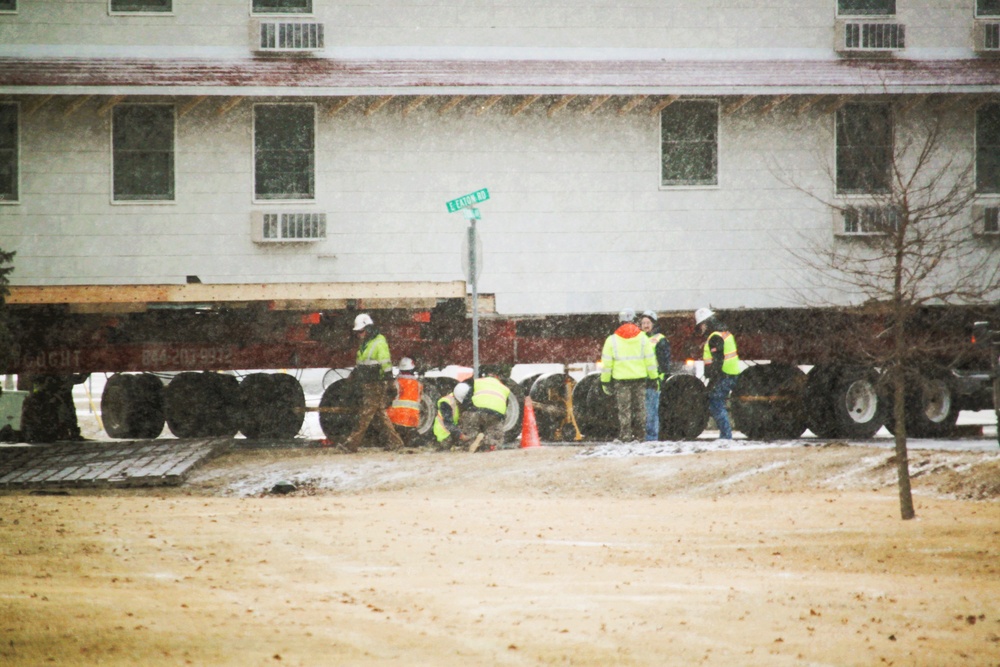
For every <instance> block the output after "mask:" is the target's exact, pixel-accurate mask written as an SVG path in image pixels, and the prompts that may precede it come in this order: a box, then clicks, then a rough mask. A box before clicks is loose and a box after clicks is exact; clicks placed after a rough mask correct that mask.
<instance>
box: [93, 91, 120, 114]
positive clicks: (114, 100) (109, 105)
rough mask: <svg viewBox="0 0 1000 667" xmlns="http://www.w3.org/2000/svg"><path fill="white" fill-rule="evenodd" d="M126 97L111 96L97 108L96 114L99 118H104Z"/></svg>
mask: <svg viewBox="0 0 1000 667" xmlns="http://www.w3.org/2000/svg"><path fill="white" fill-rule="evenodd" d="M126 97H127V95H112V96H111V97H109V98H108V99H107V101H105V102H104V104H102V105H101V106H99V107H98V108H97V113H98V114H99V115H101V116H104V115H105V114H107V113H108V112H109V111H111V109H113V108H114V106H115V105H116V104H118V103H119V102H121V101H122V100H124V99H125V98H126Z"/></svg>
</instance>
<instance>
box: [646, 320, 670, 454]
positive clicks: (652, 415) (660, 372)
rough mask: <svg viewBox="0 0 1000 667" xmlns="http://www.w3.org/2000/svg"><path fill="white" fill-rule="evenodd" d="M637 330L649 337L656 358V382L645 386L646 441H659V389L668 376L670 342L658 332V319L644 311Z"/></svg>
mask: <svg viewBox="0 0 1000 667" xmlns="http://www.w3.org/2000/svg"><path fill="white" fill-rule="evenodd" d="M639 328H640V329H642V331H643V333H644V334H646V335H647V336H649V342H650V344H651V345H652V346H653V356H654V357H655V358H656V369H657V374H656V382H655V383H654V384H648V385H647V386H646V440H654V441H655V440H659V439H660V389H661V387H662V385H663V382H664V381H665V380H666V379H667V376H668V375H669V374H670V341H669V340H667V337H666V336H665V335H664V334H663V332H661V331H660V323H659V318H658V317H657V315H656V313H655V312H654V311H652V310H645V311H643V313H642V316H641V317H640V318H639Z"/></svg>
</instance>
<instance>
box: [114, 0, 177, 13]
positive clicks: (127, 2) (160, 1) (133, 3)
mask: <svg viewBox="0 0 1000 667" xmlns="http://www.w3.org/2000/svg"><path fill="white" fill-rule="evenodd" d="M111 11H112V13H122V12H128V13H138V12H171V11H173V2H172V0H111Z"/></svg>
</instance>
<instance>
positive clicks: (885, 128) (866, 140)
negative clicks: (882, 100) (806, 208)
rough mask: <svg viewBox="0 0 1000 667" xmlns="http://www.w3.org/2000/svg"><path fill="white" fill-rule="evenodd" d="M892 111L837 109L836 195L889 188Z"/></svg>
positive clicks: (874, 106) (858, 106)
mask: <svg viewBox="0 0 1000 667" xmlns="http://www.w3.org/2000/svg"><path fill="white" fill-rule="evenodd" d="M891 166H892V112H891V109H890V107H889V105H888V104H845V105H844V106H843V107H841V108H840V109H838V110H837V193H838V194H880V193H886V192H888V191H889V189H890V181H889V179H890V167H891Z"/></svg>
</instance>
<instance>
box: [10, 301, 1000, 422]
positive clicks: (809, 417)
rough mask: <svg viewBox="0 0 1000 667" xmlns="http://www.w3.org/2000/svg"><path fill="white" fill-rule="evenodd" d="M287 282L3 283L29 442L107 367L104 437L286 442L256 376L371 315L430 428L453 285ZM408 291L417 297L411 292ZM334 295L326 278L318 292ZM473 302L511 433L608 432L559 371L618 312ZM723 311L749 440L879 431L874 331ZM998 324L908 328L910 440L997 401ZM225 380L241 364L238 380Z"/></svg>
mask: <svg viewBox="0 0 1000 667" xmlns="http://www.w3.org/2000/svg"><path fill="white" fill-rule="evenodd" d="M300 287H301V294H299V295H296V294H295V291H296V290H295V288H294V286H282V287H280V288H276V287H275V286H270V287H269V286H256V287H255V288H254V289H253V290H251V289H248V288H246V287H240V288H239V289H238V290H230V291H229V292H227V291H226V287H225V286H209V285H200V284H191V285H185V286H164V287H155V286H154V287H143V288H134V289H133V290H130V291H127V292H123V290H122V289H121V288H115V289H108V288H100V287H92V288H74V289H51V290H40V289H37V288H25V289H22V288H17V287H14V288H13V289H12V293H11V295H10V298H9V300H8V305H7V310H8V315H9V318H10V328H11V331H12V333H13V335H14V338H15V345H14V347H13V351H14V353H13V354H11V355H9V356H8V362H7V364H6V366H5V367H4V368H3V371H4V372H5V373H8V374H17V375H18V376H19V379H20V385H19V386H20V388H22V389H25V390H28V391H29V394H28V395H27V397H26V402H25V411H24V419H23V420H22V427H23V429H24V430H25V431H26V435H27V436H28V437H29V438H34V439H45V438H46V437H53V434H54V433H55V432H54V431H52V429H53V428H55V424H56V422H57V419H58V416H57V415H56V414H55V411H56V410H57V408H55V407H51V405H52V403H51V402H49V403H46V402H45V399H44V396H43V397H33V395H32V394H31V393H30V392H31V391H32V390H37V388H38V387H41V386H42V385H43V381H44V382H48V383H49V386H57V387H58V386H61V387H63V388H65V387H67V386H71V385H72V383H73V381H74V380H75V381H80V380H81V379H82V378H83V377H86V374H89V373H108V374H112V375H111V376H110V377H109V378H108V380H107V383H106V386H105V389H104V392H103V396H102V399H101V411H102V417H103V423H104V424H105V428H106V430H107V432H108V434H109V435H111V436H112V437H119V438H153V437H157V436H158V435H160V434H161V433H162V432H163V431H164V427H165V426H166V427H167V428H168V429H169V431H170V432H171V433H173V434H174V435H176V436H178V437H198V436H210V435H235V434H236V433H237V432H241V433H243V434H244V435H245V436H247V437H250V438H262V437H274V438H290V437H294V436H295V435H296V434H297V433H298V432H299V431H300V429H301V426H302V423H303V416H304V413H305V411H306V409H307V408H306V405H305V397H304V392H303V388H302V387H301V386H300V384H299V383H298V382H297V381H296V380H295V378H294V377H293V376H292V375H289V374H283V373H269V372H266V371H268V370H281V369H303V368H343V369H347V368H350V367H351V366H352V365H353V363H354V354H355V351H356V347H355V344H356V343H355V339H354V338H353V336H352V335H351V322H352V321H353V318H354V316H355V315H356V314H357V313H358V312H361V311H367V312H370V313H371V314H372V316H373V317H374V319H375V321H376V323H377V325H378V327H379V329H380V331H381V332H383V333H384V334H385V335H386V337H387V338H388V340H389V342H390V346H391V348H392V353H393V357H394V359H395V360H398V359H400V358H402V357H403V356H409V357H411V358H413V359H415V360H416V361H417V364H418V368H419V369H420V370H421V371H423V374H422V375H423V377H424V399H423V401H422V420H421V426H420V431H421V432H423V433H424V434H426V433H427V432H428V431H429V430H430V424H431V420H432V419H433V412H434V403H435V401H436V398H437V397H438V396H440V395H443V394H444V393H446V392H448V391H449V390H450V389H451V387H452V386H453V385H454V383H455V379H454V378H449V377H447V376H445V375H442V374H441V373H439V372H438V373H435V372H433V371H434V370H436V369H437V370H439V369H443V368H445V367H447V366H449V365H455V364H457V365H470V364H471V363H472V323H471V319H470V318H469V316H468V310H469V308H468V306H469V303H468V300H467V298H466V297H465V296H464V294H463V293H464V291H465V285H464V284H463V283H461V282H456V283H446V284H439V285H434V286H428V285H423V286H417V285H413V286H403V285H377V284H373V285H368V286H366V287H365V290H366V291H365V292H364V293H365V294H367V295H370V296H367V297H364V298H357V299H337V298H328V299H320V298H314V297H312V296H310V295H311V294H318V293H320V292H321V291H322V287H323V286H317V285H304V286H300ZM418 287H419V288H420V289H421V290H422V292H423V294H422V295H417V294H416V293H415V292H416V289H417V288H418ZM431 287H433V289H431ZM344 289H345V286H343V285H341V286H332V285H331V286H328V292H329V293H331V294H335V293H337V291H338V290H341V291H342V290H344ZM408 291H409V295H408V296H407V295H406V294H407V292H408ZM394 293H395V294H399V295H403V296H392V294H394ZM123 294H126V296H124V297H123V296H122V295H123ZM303 294H305V297H303ZM110 295H114V301H112V300H111V298H110ZM220 297H224V298H220ZM237 297H238V298H237ZM261 297H263V298H261ZM32 300H33V301H34V303H33V302H32ZM57 300H58V302H57ZM483 303H484V304H485V308H484V311H485V312H484V313H483V315H482V317H481V319H480V322H479V351H480V361H481V365H482V366H483V367H493V368H497V369H500V370H501V372H502V373H506V374H507V377H508V382H509V384H510V386H511V388H512V390H513V391H512V394H511V404H510V409H509V411H508V420H507V423H506V430H507V433H508V436H509V437H510V438H511V439H513V438H515V437H516V436H517V435H518V434H519V433H520V432H521V424H520V420H521V414H522V407H523V401H524V397H525V396H530V397H531V399H532V403H533V406H534V409H535V411H536V415H537V422H538V426H539V429H540V431H541V433H542V437H543V438H548V439H580V438H606V437H613V434H614V433H616V432H617V417H616V416H615V410H614V409H613V406H612V405H611V404H610V401H609V399H608V398H607V397H606V396H605V395H604V394H603V392H602V391H601V390H600V381H599V374H598V373H596V372H589V373H584V374H583V375H582V376H581V374H580V373H577V372H574V373H572V375H571V373H570V369H571V368H573V369H584V370H586V369H593V366H594V363H595V362H596V361H597V360H598V359H599V356H600V349H601V345H602V343H603V341H604V338H605V337H606V336H607V335H608V334H609V333H610V332H611V331H612V330H613V329H614V327H615V325H616V318H615V316H614V315H611V314H592V315H559V316H555V315H554V316H526V317H507V316H501V315H497V314H495V313H493V312H492V310H491V308H490V307H489V305H490V303H491V300H490V297H489V295H487V296H486V297H484V298H483ZM722 315H723V317H724V320H725V321H726V323H727V324H728V326H729V328H730V329H731V330H732V331H733V332H734V333H735V335H736V336H737V340H738V344H739V349H740V356H741V358H742V359H743V360H744V361H745V362H746V364H747V367H746V368H745V369H744V371H743V373H742V375H741V378H740V380H739V383H738V386H737V389H736V390H735V392H734V394H733V397H732V410H733V417H734V420H735V422H736V426H737V428H738V430H740V431H742V432H744V433H745V434H746V435H747V436H748V437H751V438H754V439H784V438H796V437H799V436H800V435H802V434H803V433H804V432H805V430H806V429H807V428H808V429H809V430H811V431H812V432H813V433H815V434H817V435H819V436H822V437H831V438H832V437H837V438H867V437H870V436H872V435H873V434H874V433H875V432H876V431H877V430H878V429H879V428H881V427H882V426H883V425H885V424H886V423H887V415H888V414H889V411H888V410H887V407H886V406H887V404H888V400H887V399H886V392H885V391H884V390H883V389H882V388H881V386H880V383H879V378H880V374H879V371H880V369H879V368H877V367H874V366H873V365H872V364H871V361H870V360H868V359H867V358H865V357H863V356H862V355H861V353H860V352H857V351H856V350H858V349H859V348H858V347H857V346H856V345H853V344H852V343H853V342H856V341H857V340H859V339H864V340H877V339H878V336H879V333H880V331H881V325H882V323H881V322H879V321H877V320H876V319H873V318H872V317H870V316H865V315H862V314H858V313H853V312H850V311H845V310H839V309H820V308H813V309H753V310H736V311H730V312H725V313H722ZM996 316H997V313H996V309H995V308H960V307H947V308H944V307H942V308H940V309H929V310H927V311H925V312H924V313H922V315H921V317H920V318H918V319H917V320H915V321H914V326H918V327H921V331H923V332H924V333H926V334H927V335H929V336H931V337H932V338H934V339H935V340H936V341H937V343H939V345H937V346H936V347H937V348H938V349H941V350H944V351H946V352H942V353H941V354H940V355H939V356H938V357H935V358H927V359H924V360H923V361H922V362H921V363H920V368H919V370H920V373H921V377H922V381H921V382H918V383H915V385H914V386H915V388H914V389H913V390H912V394H913V395H912V396H911V397H910V398H909V399H908V402H907V414H908V419H907V426H908V432H909V433H910V435H912V436H916V437H921V436H943V435H947V434H949V433H951V432H952V430H953V428H954V426H955V420H956V418H957V416H958V412H959V411H960V410H983V409H990V408H992V407H993V397H992V388H991V382H992V375H991V369H990V364H991V355H992V354H993V353H992V352H990V351H989V350H988V349H987V348H984V347H982V346H974V345H973V344H972V340H971V336H972V332H973V328H974V324H975V322H979V321H982V320H988V319H990V318H993V319H994V321H997V317H996ZM659 323H660V326H661V328H662V329H663V330H664V331H665V332H666V333H667V336H668V338H669V340H670V342H671V347H672V350H673V359H674V362H675V363H674V368H673V369H672V370H673V371H674V372H673V373H671V374H670V376H669V377H668V379H667V380H666V381H665V382H664V384H663V386H662V392H661V403H662V404H661V410H660V414H661V437H662V439H665V440H666V439H692V438H696V437H698V436H699V435H700V434H701V433H702V432H703V431H704V430H705V429H706V427H707V426H708V422H709V416H708V410H707V399H706V389H705V384H704V383H703V381H702V380H701V379H700V378H699V377H698V376H699V374H698V373H697V368H698V363H697V362H698V361H699V360H700V357H701V345H702V341H701V340H700V338H699V337H698V335H697V334H696V332H695V331H694V322H693V319H692V317H691V314H690V313H664V314H661V315H660V321H659ZM869 350H870V348H869ZM519 364H560V365H562V367H563V369H564V370H563V371H562V372H547V373H543V374H539V375H532V376H529V377H527V378H525V379H522V380H521V381H520V382H514V381H513V380H509V372H510V370H511V368H513V367H514V366H516V365H519ZM245 369H255V371H254V372H250V373H249V374H247V373H246V371H245ZM220 371H221V372H220ZM225 371H243V373H241V374H240V375H242V381H240V380H238V379H237V376H236V375H234V374H232V373H225ZM993 374H994V375H995V372H993ZM351 386H352V385H351V382H350V381H349V380H348V381H343V382H335V383H332V384H330V385H329V386H328V387H327V388H326V390H325V393H324V395H323V397H322V399H321V401H320V406H319V411H320V424H321V426H322V428H323V430H324V433H325V434H326V436H327V437H328V438H330V439H331V440H337V439H340V438H342V437H343V436H345V435H346V433H347V432H349V431H350V429H351V427H352V424H353V419H354V407H355V406H354V394H353V392H352V391H351ZM36 393H39V392H37V391H36ZM40 393H42V394H44V392H40ZM45 405H49V406H50V407H49V408H48V410H49V412H48V413H46V412H45V411H46V408H45V407H44V406H45Z"/></svg>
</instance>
